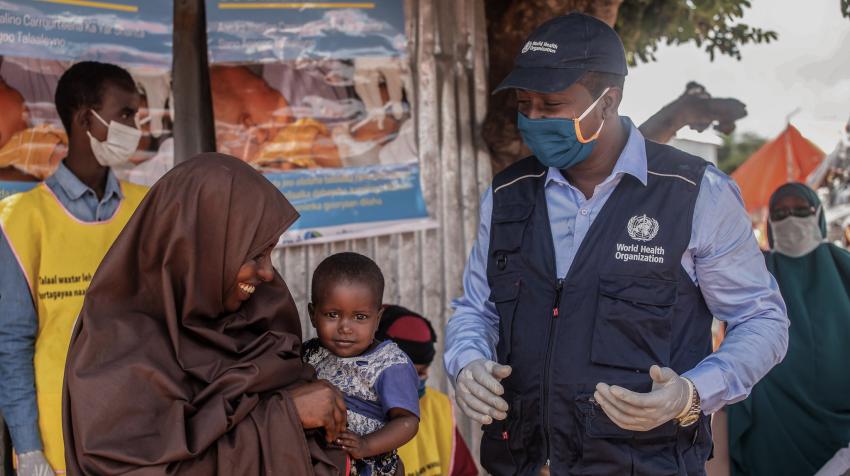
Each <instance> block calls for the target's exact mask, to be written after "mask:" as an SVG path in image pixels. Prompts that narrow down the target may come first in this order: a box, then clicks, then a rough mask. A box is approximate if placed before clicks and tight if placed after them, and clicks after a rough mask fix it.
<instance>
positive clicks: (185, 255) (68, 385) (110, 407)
mask: <svg viewBox="0 0 850 476" xmlns="http://www.w3.org/2000/svg"><path fill="white" fill-rule="evenodd" d="M296 218H298V213H297V212H296V211H295V209H294V208H293V207H292V205H290V204H289V202H288V201H287V200H286V199H285V198H284V197H283V195H281V193H280V192H279V191H278V190H277V189H276V188H275V187H274V186H273V185H272V184H271V183H269V181H268V180H266V179H265V178H264V177H262V176H261V175H260V174H258V173H257V172H256V171H254V170H253V169H252V168H251V167H250V166H249V165H247V164H245V163H243V162H241V161H239V160H237V159H234V158H232V157H229V156H226V155H221V154H202V155H200V156H198V157H195V158H194V159H192V160H190V161H188V162H186V163H184V164H181V165H179V166H177V167H175V168H174V169H173V170H172V171H171V172H169V173H168V174H167V175H165V176H164V177H163V178H162V179H161V180H160V181H159V182H158V183H157V184H156V185H155V186H154V187H153V188H152V189H151V191H150V193H149V194H148V196H147V197H146V198H145V200H144V201H143V202H142V203H141V205H140V206H139V208H138V210H137V211H136V213H135V214H134V215H133V218H132V219H131V220H130V222H129V223H128V224H127V227H126V228H125V229H124V231H123V232H122V233H121V235H120V236H119V237H118V239H117V240H116V241H115V243H114V244H113V246H112V248H111V249H110V250H109V252H108V253H107V255H106V257H105V258H104V260H103V262H102V263H101V265H100V267H99V268H98V271H97V273H96V274H95V276H94V279H93V280H92V283H91V286H90V287H89V290H88V292H87V294H86V299H85V304H84V305H83V309H82V311H81V312H80V316H79V319H78V322H77V325H76V327H75V330H74V335H73V337H72V339H71V346H70V350H69V352H68V363H67V367H66V370H65V392H64V402H63V420H64V421H63V424H64V434H65V457H66V460H67V469H68V472H69V473H70V474H97V475H100V474H119V473H122V474H123V473H131V474H139V475H148V474H157V475H159V474H169V475H172V474H193V475H194V474H199V475H200V474H203V475H207V474H225V475H246V476H247V475H259V474H286V475H290V474H291V475H309V474H318V475H333V474H338V471H337V469H336V466H335V465H334V461H337V460H339V454H334V453H332V452H330V451H329V450H324V449H322V448H320V446H319V443H318V440H319V438H318V435H311V434H309V433H308V434H306V435H305V432H304V430H303V429H302V427H301V423H300V420H299V418H298V414H297V412H296V410H295V407H294V404H293V403H292V401H291V399H290V398H289V397H288V395H287V393H286V390H287V389H292V388H294V387H296V386H298V385H300V384H303V383H306V382H309V381H311V380H313V379H314V378H315V377H314V373H313V370H312V368H310V367H309V366H306V365H303V364H302V363H301V359H300V357H299V351H300V346H301V339H300V336H301V325H300V321H299V319H298V313H297V311H296V309H295V305H294V303H293V301H292V296H291V295H290V293H289V290H288V289H287V287H286V284H285V283H284V282H283V279H282V278H281V277H280V275H278V274H277V273H275V278H274V280H273V281H271V282H268V283H264V284H263V285H261V286H258V287H257V290H256V292H255V293H254V295H253V296H252V297H251V299H249V300H248V301H246V302H245V303H243V304H242V307H241V308H240V309H239V311H237V312H234V313H228V312H226V311H225V310H224V306H223V300H224V299H223V298H224V293H225V291H226V290H227V289H229V288H230V287H231V286H232V285H233V284H234V281H235V279H236V274H237V271H238V270H239V268H240V267H241V266H242V264H243V263H244V262H245V261H247V260H248V259H250V258H251V257H253V256H256V255H257V254H259V253H261V252H262V251H263V250H265V249H267V248H268V247H269V246H271V245H272V244H274V243H275V242H276V241H277V239H278V237H279V236H280V235H281V233H283V231H284V230H285V229H286V228H287V227H289V226H290V225H291V224H292V222H294V221H295V219H296ZM331 457H333V458H331ZM343 458H344V456H343ZM343 461H344V460H343Z"/></svg>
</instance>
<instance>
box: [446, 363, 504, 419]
mask: <svg viewBox="0 0 850 476" xmlns="http://www.w3.org/2000/svg"><path fill="white" fill-rule="evenodd" d="M510 374H511V368H510V367H509V366H507V365H499V364H497V363H496V362H493V361H492V360H487V359H478V360H474V361H472V362H470V363H469V365H467V366H466V367H464V368H463V370H461V371H460V373H459V374H458V376H457V385H455V391H456V394H457V404H458V406H459V407H460V409H461V410H462V411H463V413H465V414H466V416H468V417H469V418H472V419H473V420H475V421H477V422H478V423H481V424H482V425H489V424H490V423H493V419H494V418H495V419H496V420H504V419H505V418H507V417H508V404H507V402H505V400H504V399H503V398H502V397H501V396H500V395H502V394H504V393H505V388H504V387H502V384H501V383H499V382H500V381H501V380H502V379H504V378H506V377H508V376H509V375H510Z"/></svg>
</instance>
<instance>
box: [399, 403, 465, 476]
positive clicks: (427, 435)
mask: <svg viewBox="0 0 850 476" xmlns="http://www.w3.org/2000/svg"><path fill="white" fill-rule="evenodd" d="M454 446H455V420H454V415H453V413H452V403H451V401H449V397H448V396H447V395H446V394H445V393H442V392H440V391H438V390H434V389H433V388H431V387H427V388H426V389H425V395H423V396H422V398H420V399H419V432H418V433H417V434H416V436H415V437H414V438H413V439H412V440H410V441H409V442H407V444H406V445H404V446H402V447H401V448H399V449H398V455H399V457H400V458H401V461H402V462H403V463H404V473H405V476H449V474H451V470H452V463H453V462H454Z"/></svg>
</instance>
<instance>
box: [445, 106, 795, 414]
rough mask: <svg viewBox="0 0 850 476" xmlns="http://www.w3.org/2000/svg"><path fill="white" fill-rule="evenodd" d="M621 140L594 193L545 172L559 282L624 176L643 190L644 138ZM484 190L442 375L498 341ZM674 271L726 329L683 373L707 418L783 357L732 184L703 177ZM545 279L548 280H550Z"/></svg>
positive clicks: (780, 332) (775, 312)
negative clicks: (489, 279) (718, 341)
mask: <svg viewBox="0 0 850 476" xmlns="http://www.w3.org/2000/svg"><path fill="white" fill-rule="evenodd" d="M623 121H624V124H625V125H627V127H628V128H629V138H628V141H627V142H626V146H625V147H624V148H623V151H622V153H621V154H620V157H619V159H618V160H617V163H616V165H615V166H614V170H613V171H612V172H611V175H610V176H608V178H606V179H605V180H604V181H603V182H602V183H601V184H599V185H597V186H596V188H595V190H594V192H593V196H592V197H591V198H585V196H584V195H583V194H582V193H581V192H580V191H579V190H578V189H577V188H575V187H573V186H572V185H571V184H570V183H569V182H568V181H567V180H566V179H565V178H564V177H563V175H562V174H561V172H560V171H559V170H558V169H555V168H550V169H549V172H548V174H547V176H546V184H545V194H546V204H547V210H548V212H549V222H550V226H551V229H552V240H553V243H555V260H556V268H557V272H558V276H557V277H564V276H566V274H567V273H568V272H569V270H570V266H572V263H573V259H574V258H575V253H576V251H577V250H578V249H579V245H581V242H582V240H584V237H585V236H586V235H587V232H588V230H589V229H590V226H591V224H593V220H594V219H595V218H596V216H597V215H598V214H599V211H600V210H601V209H602V206H603V205H604V204H605V202H606V201H607V200H608V197H610V196H611V193H612V192H613V191H614V189H615V188H616V187H617V184H619V183H620V180H621V179H622V177H623V175H624V174H629V175H632V176H634V177H636V178H637V179H638V180H640V181H641V183H643V184H644V185H646V178H647V174H651V173H652V172H651V171H648V170H647V162H646V147H645V144H644V138H643V136H642V135H641V133H640V131H638V129H637V127H635V126H634V124H632V122H631V121H630V120H629V119H627V118H623ZM492 207H493V195H492V189H491V190H488V191H487V192H486V193H485V195H484V198H483V199H482V201H481V222H480V225H479V227H478V237H477V239H476V241H475V243H474V245H473V247H472V251H471V253H470V256H469V261H468V263H467V266H466V270H465V271H464V275H463V288H464V295H463V296H461V297H460V298H458V299H456V300H454V301H453V303H452V305H453V307H454V310H455V312H454V315H453V316H452V318H451V319H450V320H449V323H448V325H447V328H446V350H445V363H446V370H447V371H448V373H449V375H452V376H454V377H457V374H458V372H460V370H461V369H463V368H464V367H465V366H466V365H468V364H469V363H470V362H472V361H474V360H477V359H481V358H485V359H490V360H493V359H494V356H495V345H496V342H497V341H498V338H499V328H498V325H499V316H498V314H497V313H496V308H495V306H494V304H493V303H492V302H490V301H489V300H488V298H489V297H490V286H489V285H488V284H487V254H488V249H489V244H490V243H489V242H490V218H491V214H492ZM682 267H683V268H684V269H685V271H687V273H688V275H689V276H690V277H691V279H692V280H693V281H694V283H695V284H696V285H697V286H699V289H700V291H701V292H702V295H703V296H704V297H705V301H706V303H707V304H708V308H709V310H710V311H711V313H712V314H713V315H714V317H715V318H717V319H719V320H721V321H724V322H725V323H726V326H727V327H726V338H725V339H724V341H723V344H722V345H721V346H720V348H719V349H718V350H717V351H716V352H714V353H712V354H711V355H709V356H708V357H706V358H705V359H704V360H703V361H702V362H700V363H699V365H697V366H696V367H695V368H693V369H692V370H690V371H688V372H686V373H685V374H684V376H685V377H688V378H689V379H691V381H693V382H694V385H695V386H696V388H697V390H698V392H699V394H700V397H701V400H702V401H701V404H702V409H703V411H704V412H705V413H706V414H710V413H714V412H715V411H717V410H719V409H720V408H721V407H723V406H724V405H727V404H730V403H734V402H737V401H740V400H743V399H744V398H746V397H747V395H749V393H750V390H751V389H752V387H753V385H755V384H756V382H758V380H759V379H761V378H762V377H763V376H764V375H765V374H766V373H767V372H768V370H770V369H771V368H772V367H773V366H774V365H776V364H777V363H779V362H780V361H781V360H782V358H783V357H784V356H785V352H786V350H787V348H788V325H789V321H788V317H787V314H786V310H785V303H784V301H783V300H782V296H781V295H780V294H779V287H778V286H777V284H776V281H775V280H774V279H773V276H772V275H771V274H770V273H769V272H768V271H767V268H766V267H765V263H764V258H763V256H762V253H761V250H759V247H758V243H757V242H756V240H755V237H754V236H753V232H752V228H751V224H750V219H749V216H748V215H747V212H746V211H745V210H744V206H743V201H742V199H741V194H740V191H739V190H738V187H737V186H736V185H735V183H734V182H733V181H732V180H731V179H730V178H729V177H728V176H726V175H725V174H724V173H722V172H720V171H719V170H717V168H715V167H708V168H707V169H706V172H705V175H704V176H703V179H702V183H701V186H700V191H699V195H698V196H697V201H696V205H695V207H694V219H693V228H692V230H691V238H690V242H689V244H688V248H687V250H686V252H685V253H684V255H683V256H682ZM557 277H555V276H553V279H555V278H557Z"/></svg>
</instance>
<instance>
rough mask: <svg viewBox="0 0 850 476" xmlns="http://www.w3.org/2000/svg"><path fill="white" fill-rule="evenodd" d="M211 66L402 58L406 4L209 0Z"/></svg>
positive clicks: (388, 0) (393, 0)
mask: <svg viewBox="0 0 850 476" xmlns="http://www.w3.org/2000/svg"><path fill="white" fill-rule="evenodd" d="M206 7H207V10H206V13H207V43H208V45H209V59H210V62H212V63H224V62H228V63H233V62H238V63H254V62H257V63H262V62H279V61H289V60H296V59H352V58H360V57H393V56H402V55H404V54H405V51H406V49H405V48H406V43H407V37H406V36H405V32H404V1H403V0H375V1H371V2H343V1H332V2H254V1H247V0H230V1H225V0H206Z"/></svg>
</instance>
